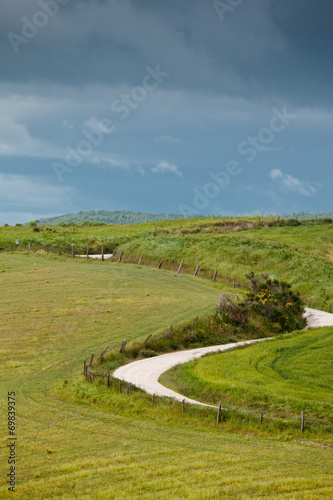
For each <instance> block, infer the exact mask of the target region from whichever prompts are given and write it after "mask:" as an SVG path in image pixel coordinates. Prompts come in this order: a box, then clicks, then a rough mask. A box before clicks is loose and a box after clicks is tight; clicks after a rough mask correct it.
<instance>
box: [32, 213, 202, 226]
mask: <svg viewBox="0 0 333 500" xmlns="http://www.w3.org/2000/svg"><path fill="white" fill-rule="evenodd" d="M191 217H193V216H187V215H181V214H149V213H144V212H130V211H127V210H112V211H110V210H97V211H95V210H89V211H88V212H78V213H76V214H65V215H59V216H56V217H46V218H44V219H38V220H36V222H37V224H38V225H53V226H54V225H57V224H61V223H62V222H64V223H65V224H69V223H71V222H75V223H77V224H80V223H82V222H97V223H104V224H137V223H140V222H154V221H163V220H175V219H188V218H191Z"/></svg>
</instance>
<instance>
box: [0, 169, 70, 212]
mask: <svg viewBox="0 0 333 500" xmlns="http://www.w3.org/2000/svg"><path fill="white" fill-rule="evenodd" d="M75 193H76V191H75V189H73V188H71V187H69V186H59V185H50V184H45V183H42V182H40V181H39V180H32V179H30V178H29V177H28V176H24V175H12V174H1V173H0V199H1V205H2V208H3V210H4V208H6V207H8V208H10V207H11V208H16V209H17V208H19V207H21V206H24V208H25V209H28V210H29V209H31V208H38V207H40V208H41V209H44V208H45V207H48V209H52V210H55V211H56V210H63V209H64V207H68V206H71V204H72V198H73V196H74V195H75Z"/></svg>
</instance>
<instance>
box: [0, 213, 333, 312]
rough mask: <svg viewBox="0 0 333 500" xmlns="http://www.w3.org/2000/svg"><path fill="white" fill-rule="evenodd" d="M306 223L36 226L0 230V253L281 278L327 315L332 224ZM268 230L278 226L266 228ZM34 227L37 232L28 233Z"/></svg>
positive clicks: (332, 282) (331, 305) (331, 306)
mask: <svg viewBox="0 0 333 500" xmlns="http://www.w3.org/2000/svg"><path fill="white" fill-rule="evenodd" d="M324 222H325V221H312V222H309V221H308V222H306V223H304V224H302V225H299V226H283V227H274V226H273V227H272V226H270V224H272V221H269V220H268V219H267V220H262V219H261V220H260V222H259V221H258V219H256V218H252V219H251V218H247V219H241V220H240V219H232V218H229V219H219V218H205V219H188V220H180V221H163V222H155V223H145V224H133V225H128V226H127V225H123V226H122V225H121V226H99V227H98V226H97V227H90V226H69V227H61V226H49V227H48V226H43V227H41V228H32V227H2V228H0V250H6V251H8V250H10V248H12V249H14V248H16V245H15V240H16V239H18V240H19V243H20V248H21V249H22V250H23V249H27V247H28V243H29V241H30V242H31V245H32V250H36V251H37V250H44V249H45V244H47V246H48V251H54V252H57V251H58V245H60V246H61V249H62V252H67V254H69V253H70V251H71V243H73V244H74V247H75V251H76V252H77V253H82V254H85V253H86V248H87V245H88V246H89V251H90V253H96V252H98V253H99V252H101V247H102V244H103V245H104V251H105V252H110V253H115V254H116V257H115V259H117V257H118V255H119V252H120V250H123V260H124V261H125V262H126V261H128V262H138V260H139V257H140V255H141V254H142V253H143V261H142V262H143V264H144V265H147V264H149V265H154V266H157V264H158V263H159V262H160V261H161V259H164V262H163V268H165V269H173V270H177V269H178V266H179V262H180V260H181V259H183V262H184V271H188V272H190V273H193V272H194V269H195V267H196V265H197V262H198V261H199V262H200V271H199V275H200V276H206V277H210V278H211V277H212V275H213V272H214V269H215V267H216V268H217V272H218V278H221V277H222V276H223V277H225V278H228V279H229V280H232V279H233V278H236V279H237V280H238V281H239V282H240V283H245V281H246V279H245V276H246V274H248V272H249V271H251V270H253V271H254V272H256V273H261V272H266V273H268V274H270V276H272V277H274V278H277V279H285V280H288V281H289V282H290V283H291V284H292V286H293V288H294V289H295V290H297V291H299V292H300V293H301V294H302V297H303V298H304V300H305V302H306V303H307V305H309V306H310V307H315V308H321V309H324V310H327V311H330V312H333V268H332V256H333V224H332V223H329V222H327V223H324ZM274 224H275V226H276V225H277V224H278V222H277V221H275V222H274ZM34 229H39V231H37V232H34Z"/></svg>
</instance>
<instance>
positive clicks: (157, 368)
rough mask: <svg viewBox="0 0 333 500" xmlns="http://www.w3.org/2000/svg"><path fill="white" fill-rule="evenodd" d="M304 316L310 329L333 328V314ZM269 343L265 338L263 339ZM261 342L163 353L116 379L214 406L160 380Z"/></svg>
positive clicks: (122, 371) (125, 370)
mask: <svg viewBox="0 0 333 500" xmlns="http://www.w3.org/2000/svg"><path fill="white" fill-rule="evenodd" d="M304 317H305V318H306V320H307V324H308V328H318V327H321V326H333V314H330V313H327V312H324V311H318V310H317V309H309V308H306V309H305V314H304ZM261 340H265V339H261ZM254 342H260V341H259V340H248V341H244V342H237V343H231V344H224V345H217V346H210V347H199V348H198V349H190V350H188V351H178V352H172V353H169V354H162V355H161V356H156V357H154V358H148V359H141V360H139V361H134V362H133V363H129V364H128V365H125V366H121V367H120V368H118V369H117V370H116V371H115V372H114V374H113V375H114V377H116V378H118V379H120V380H123V381H125V382H129V383H131V384H133V385H135V386H137V387H139V388H140V389H143V390H144V391H145V392H147V393H148V394H156V396H168V397H171V398H174V399H177V400H178V401H183V400H184V399H185V402H188V403H192V404H198V405H202V406H211V405H206V404H204V403H200V402H199V401H195V400H193V399H190V398H186V397H185V396H182V395H181V394H179V393H177V392H175V391H172V390H171V389H168V388H167V387H164V386H163V385H161V384H160V383H159V382H158V379H159V378H160V376H161V375H162V373H164V372H165V371H167V370H170V369H171V368H173V367H174V366H176V365H179V364H184V363H188V362H189V361H192V360H193V359H197V358H200V357H201V356H203V355H204V354H207V353H209V352H219V351H226V350H228V349H232V348H234V347H236V346H239V345H245V344H252V343H254Z"/></svg>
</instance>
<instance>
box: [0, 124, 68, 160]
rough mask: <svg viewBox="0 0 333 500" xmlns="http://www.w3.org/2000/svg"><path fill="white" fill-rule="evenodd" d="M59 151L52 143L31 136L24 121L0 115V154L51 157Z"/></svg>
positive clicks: (57, 154)
mask: <svg viewBox="0 0 333 500" xmlns="http://www.w3.org/2000/svg"><path fill="white" fill-rule="evenodd" d="M60 154H61V153H60V151H59V150H58V149H56V148H55V147H54V146H52V144H49V143H48V142H46V141H43V140H41V139H39V138H36V137H32V135H31V134H30V132H29V130H28V127H27V126H26V125H25V124H24V123H20V122H17V121H16V120H15V119H14V117H13V116H11V115H2V116H1V117H0V156H1V155H4V156H28V157H33V158H53V157H56V156H59V155H60Z"/></svg>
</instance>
